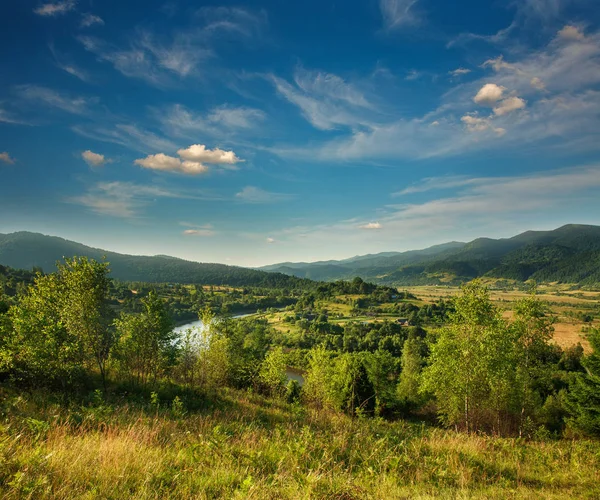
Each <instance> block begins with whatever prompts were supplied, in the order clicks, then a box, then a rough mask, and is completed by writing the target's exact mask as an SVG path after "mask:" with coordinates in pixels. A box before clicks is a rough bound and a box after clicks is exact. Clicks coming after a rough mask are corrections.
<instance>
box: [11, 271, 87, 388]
mask: <svg viewBox="0 0 600 500" xmlns="http://www.w3.org/2000/svg"><path fill="white" fill-rule="evenodd" d="M62 293H63V287H62V283H61V281H60V279H59V276H58V275H57V274H50V275H47V276H41V275H40V276H38V277H37V278H36V279H35V282H34V285H33V286H31V287H29V288H28V289H27V291H26V293H25V294H24V295H22V296H21V298H20V300H19V302H18V303H17V304H16V305H14V306H13V307H11V309H10V311H9V318H10V322H11V324H12V330H11V331H10V335H9V337H8V338H7V339H6V344H5V346H4V347H3V349H4V350H5V353H6V354H7V356H8V357H9V358H10V361H9V362H10V367H11V368H12V370H13V373H14V374H15V375H16V376H17V377H18V378H24V379H29V380H31V381H35V382H36V383H39V384H43V385H47V384H52V383H54V382H59V383H60V385H61V387H62V389H63V390H67V389H68V388H69V387H70V386H71V385H72V383H73V382H74V381H75V379H76V378H78V377H79V376H80V375H81V373H82V370H83V364H84V360H85V356H84V346H83V345H82V339H81V337H79V336H78V335H76V334H75V333H73V332H72V331H70V330H69V329H67V328H66V326H65V324H64V323H63V321H62V317H61V304H62V302H63V300H62ZM5 357H6V356H5Z"/></svg>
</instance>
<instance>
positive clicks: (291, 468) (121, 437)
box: [0, 388, 600, 499]
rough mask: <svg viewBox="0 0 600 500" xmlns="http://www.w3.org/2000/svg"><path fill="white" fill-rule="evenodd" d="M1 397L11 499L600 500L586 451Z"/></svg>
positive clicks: (334, 419) (269, 412)
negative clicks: (419, 499) (516, 499)
mask: <svg viewBox="0 0 600 500" xmlns="http://www.w3.org/2000/svg"><path fill="white" fill-rule="evenodd" d="M0 396H1V398H2V402H1V410H2V424H1V427H0V493H1V495H2V496H3V497H4V498H9V499H10V498H34V499H38V498H59V499H60V498H65V499H66V498H69V499H70V498H84V499H86V498H114V499H122V498H156V499H159V498H160V499H163V498H201V499H202V498H207V499H208V498H254V499H271V498H273V499H275V498H277V499H280V498H284V499H286V498H291V499H296V498H298V499H303V498H323V499H325V498H327V499H362V498H377V499H384V498H385V499H387V498H434V497H441V498H474V497H475V498H532V499H533V498H536V499H537V498H599V497H600V445H599V443H598V442H594V441H585V440H574V441H573V440H551V439H542V438H540V439H539V440H537V441H530V442H526V441H521V440H518V439H501V438H494V437H490V436H466V435H464V434H459V433H455V432H452V431H445V430H441V429H437V428H433V427H427V426H424V425H422V424H413V423H408V422H405V421H398V422H385V421H382V420H373V419H370V420H361V419H350V418H348V417H347V416H345V415H339V414H334V413H323V412H317V411H313V410H310V409H306V408H304V407H301V406H295V405H287V404H284V403H281V402H278V401H274V400H269V399H265V398H263V397H261V396H258V395H256V394H252V393H247V392H236V391H230V390H223V391H222V392H221V393H220V395H219V397H218V398H217V399H216V400H214V401H212V402H210V404H209V402H207V403H206V405H205V406H204V408H199V409H197V410H194V411H191V410H186V409H185V408H184V407H183V406H184V405H181V404H179V403H175V405H173V403H172V401H168V400H164V401H159V398H157V397H156V396H155V397H154V398H153V403H154V404H152V403H151V402H150V398H148V401H147V402H145V403H138V404H132V403H125V402H123V403H119V401H118V400H115V401H114V402H112V404H111V405H109V404H107V403H104V402H103V401H102V398H101V397H100V395H99V394H96V395H95V396H92V397H91V398H90V399H89V401H88V402H87V403H82V402H80V403H77V404H75V403H70V404H65V403H63V402H52V400H51V398H50V397H48V396H47V395H45V394H42V393H29V394H22V393H21V394H20V393H17V392H15V391H13V390H11V389H6V388H5V389H1V390H0ZM157 402H158V404H156V403H157Z"/></svg>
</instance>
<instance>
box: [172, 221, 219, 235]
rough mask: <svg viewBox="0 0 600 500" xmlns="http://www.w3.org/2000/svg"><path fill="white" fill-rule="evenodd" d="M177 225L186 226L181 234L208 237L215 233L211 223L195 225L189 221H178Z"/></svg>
mask: <svg viewBox="0 0 600 500" xmlns="http://www.w3.org/2000/svg"><path fill="white" fill-rule="evenodd" d="M179 225H180V226H184V227H187V228H188V229H184V230H183V232H182V234H183V235H184V236H202V237H210V236H215V235H216V234H217V233H216V231H215V230H214V227H213V225H212V224H202V225H197V224H190V223H189V222H180V223H179Z"/></svg>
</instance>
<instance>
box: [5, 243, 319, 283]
mask: <svg viewBox="0 0 600 500" xmlns="http://www.w3.org/2000/svg"><path fill="white" fill-rule="evenodd" d="M75 255H81V256H87V257H90V258H93V259H97V260H101V259H102V258H104V257H105V258H106V260H107V261H108V262H109V263H110V269H111V271H112V272H111V276H112V277H113V278H117V279H120V280H125V281H144V282H148V283H202V284H205V285H231V286H264V287H285V288H298V287H309V286H311V283H310V282H308V281H307V280H301V279H298V278H295V277H292V276H288V275H286V274H281V273H267V272H264V271H257V270H254V269H246V268H243V267H235V266H227V265H224V264H205V263H199V262H191V261H187V260H183V259H177V258H175V257H167V256H152V257H150V256H138V255H124V254H119V253H115V252H109V251H106V250H101V249H98V248H91V247H88V246H85V245H82V244H81V243H76V242H74V241H69V240H65V239H63V238H58V237H56V236H45V235H42V234H39V233H29V232H18V233H11V234H0V264H2V265H4V266H10V267H12V268H17V269H32V268H33V267H39V268H41V269H42V270H43V271H45V272H52V271H54V270H55V264H56V262H57V261H60V260H62V259H63V257H73V256H75Z"/></svg>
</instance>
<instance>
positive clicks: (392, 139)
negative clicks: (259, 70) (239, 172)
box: [272, 25, 600, 161]
mask: <svg viewBox="0 0 600 500" xmlns="http://www.w3.org/2000/svg"><path fill="white" fill-rule="evenodd" d="M569 26H570V25H569ZM564 30H565V28H563V29H562V30H560V34H555V35H554V36H553V37H552V38H551V39H550V41H549V42H548V43H547V45H546V46H545V47H541V48H539V49H537V50H528V51H521V52H518V53H511V54H512V55H511V56H510V58H496V59H491V60H488V61H483V66H484V69H485V70H487V71H486V74H485V75H484V76H482V77H480V78H478V79H475V80H472V81H469V82H467V83H462V84H460V85H456V86H455V87H454V88H452V89H451V90H450V91H448V92H446V94H444V95H443V96H442V97H441V103H440V105H439V107H438V108H437V109H434V110H432V111H431V112H429V113H426V114H425V115H423V116H420V117H413V118H408V117H407V118H404V117H401V118H397V117H396V118H394V117H392V116H391V115H390V116H385V115H378V116H377V117H376V119H369V120H367V119H364V116H365V115H364V114H362V115H360V114H359V115H358V118H357V115H355V114H353V113H350V112H349V108H348V106H344V107H341V108H340V109H338V108H333V109H329V108H327V106H326V104H327V103H325V105H324V104H323V103H322V102H320V101H317V100H314V99H313V100H306V101H302V102H300V103H299V104H298V105H299V106H300V108H301V109H302V110H303V114H305V116H306V117H307V119H309V120H311V122H312V123H313V124H314V125H315V126H318V127H319V128H322V129H324V130H329V129H332V128H334V127H335V126H336V124H339V123H344V124H346V126H347V127H348V128H350V129H351V131H350V134H349V135H346V136H344V135H343V134H338V136H337V137H336V138H335V139H332V140H329V141H327V142H325V143H324V144H322V145H320V146H319V145H314V143H313V144H311V145H310V146H305V147H297V146H296V147H291V148H284V147H276V148H273V149H272V151H273V152H274V153H276V154H280V155H282V156H287V157H295V158H298V157H302V158H312V159H313V160H317V161H334V160H341V161H352V160H354V161H356V160H364V159H369V160H378V159H379V160H386V161H387V160H392V159H395V160H396V159H399V158H413V159H414V158H431V157H439V156H452V155H458V154H460V155H465V154H470V153H473V152H476V151H481V150H483V149H488V150H492V149H498V148H503V150H504V151H505V152H512V151H514V152H517V151H518V150H519V147H520V146H521V145H525V144H544V146H545V147H548V148H552V149H553V150H555V151H560V150H563V151H565V152H568V153H569V154H573V152H574V151H593V150H597V149H599V148H600V127H598V125H599V120H598V115H599V113H600V92H598V90H597V86H598V85H599V84H600V34H599V33H597V32H596V33H586V32H584V31H582V30H581V29H580V28H577V29H568V30H566V31H564ZM563 33H569V34H568V36H565V35H564V34H563ZM277 83H278V85H279V87H280V88H279V90H280V91H285V92H288V93H289V94H291V95H292V98H296V96H298V91H297V90H296V91H295V92H294V88H293V87H291V86H290V84H287V83H285V82H283V83H281V82H280V81H278V82H277ZM285 85H287V87H285ZM282 87H283V89H282ZM293 92H294V93H293ZM297 98H298V99H306V96H305V95H304V94H300V95H299V97H297ZM361 118H363V119H362V120H361ZM432 125H435V126H432Z"/></svg>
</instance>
